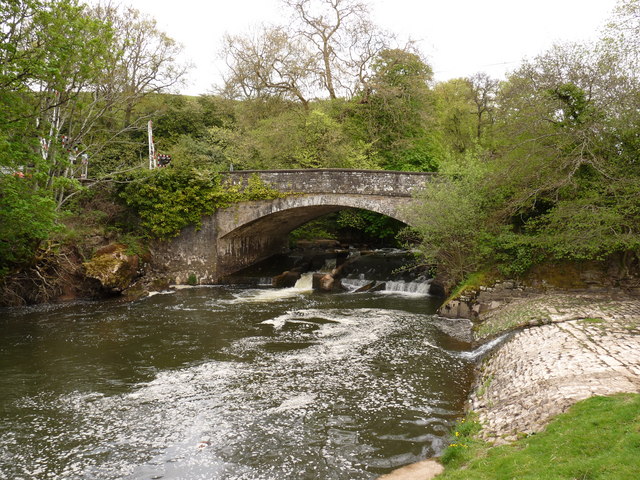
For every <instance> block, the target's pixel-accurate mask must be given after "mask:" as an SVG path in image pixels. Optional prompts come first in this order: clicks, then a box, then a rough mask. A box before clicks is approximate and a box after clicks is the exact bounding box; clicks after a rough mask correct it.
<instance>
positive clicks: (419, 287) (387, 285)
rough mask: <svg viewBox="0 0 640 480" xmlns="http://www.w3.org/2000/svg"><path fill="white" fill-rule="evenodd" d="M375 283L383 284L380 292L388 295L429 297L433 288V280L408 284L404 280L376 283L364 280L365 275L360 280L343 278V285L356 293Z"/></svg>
mask: <svg viewBox="0 0 640 480" xmlns="http://www.w3.org/2000/svg"><path fill="white" fill-rule="evenodd" d="M372 282H375V283H376V284H377V285H380V284H382V285H383V287H384V288H381V289H380V290H377V291H380V292H387V293H407V294H413V295H429V288H430V287H431V279H430V278H429V279H424V280H422V281H413V282H407V281H404V280H386V281H385V280H381V281H375V280H371V279H367V278H364V275H360V276H359V278H343V279H342V284H343V285H344V286H345V287H347V288H348V289H349V290H351V291H355V290H357V289H358V288H361V287H364V286H365V285H369V284H371V283H372Z"/></svg>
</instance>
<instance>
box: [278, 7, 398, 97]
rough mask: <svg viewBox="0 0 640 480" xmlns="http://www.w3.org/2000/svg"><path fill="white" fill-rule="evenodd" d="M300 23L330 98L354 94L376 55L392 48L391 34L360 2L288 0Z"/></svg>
mask: <svg viewBox="0 0 640 480" xmlns="http://www.w3.org/2000/svg"><path fill="white" fill-rule="evenodd" d="M286 4H287V5H288V6H289V7H290V8H291V9H292V10H293V11H294V14H295V17H296V19H297V21H298V34H299V36H300V37H302V38H304V39H306V40H307V42H308V45H309V47H308V48H309V49H310V50H311V51H313V52H315V55H316V59H317V67H316V68H317V73H318V75H319V82H320V86H321V87H322V88H324V89H325V90H326V91H327V94H328V95H329V98H331V99H335V98H337V96H338V92H339V91H342V92H345V93H349V92H350V93H353V92H355V91H357V89H358V88H359V87H360V86H361V85H362V83H364V82H366V75H365V72H366V71H367V70H368V68H369V67H370V65H371V62H372V61H373V59H374V58H375V56H376V55H377V54H378V53H379V52H380V51H381V50H383V49H384V48H388V47H389V43H390V41H391V40H392V37H391V35H389V34H386V33H384V32H382V31H380V30H379V29H378V28H376V27H375V26H374V25H373V23H372V22H371V21H370V19H369V9H368V7H367V5H366V4H364V3H362V2H360V1H358V0H321V1H320V2H312V1H311V0H286Z"/></svg>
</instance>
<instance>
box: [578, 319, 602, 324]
mask: <svg viewBox="0 0 640 480" xmlns="http://www.w3.org/2000/svg"><path fill="white" fill-rule="evenodd" d="M580 323H604V320H603V319H602V318H583V319H581V320H580Z"/></svg>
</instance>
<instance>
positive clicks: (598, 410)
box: [438, 394, 640, 480]
mask: <svg viewBox="0 0 640 480" xmlns="http://www.w3.org/2000/svg"><path fill="white" fill-rule="evenodd" d="M456 431H458V432H459V435H458V436H455V434H454V439H455V440H454V441H453V442H452V445H453V446H450V447H449V448H448V449H447V450H446V451H445V453H444V455H443V457H442V462H443V463H444V464H445V465H446V470H445V473H444V474H443V475H442V476H439V477H438V479H442V480H447V479H464V480H484V479H486V480H500V479H518V480H541V479H545V480H565V479H566V480H614V479H615V480H637V479H638V478H640V477H639V475H640V474H639V472H640V395H638V394H619V395H614V396H611V397H592V398H589V399H587V400H584V401H582V402H579V403H577V404H576V405H574V406H573V407H572V408H571V409H569V411H568V412H567V413H565V414H562V415H559V416H558V417H557V418H556V419H555V420H554V421H553V422H552V423H550V424H549V425H548V427H547V428H546V430H544V431H543V432H541V433H538V434H536V435H531V436H528V437H526V438H523V439H521V440H518V441H516V442H514V443H512V444H510V445H505V446H501V447H490V446H488V445H487V443H485V442H483V441H481V440H479V439H477V435H475V434H474V433H471V434H469V435H464V436H463V434H462V432H460V430H459V429H458V430H456ZM459 445H465V446H463V447H460V446H459Z"/></svg>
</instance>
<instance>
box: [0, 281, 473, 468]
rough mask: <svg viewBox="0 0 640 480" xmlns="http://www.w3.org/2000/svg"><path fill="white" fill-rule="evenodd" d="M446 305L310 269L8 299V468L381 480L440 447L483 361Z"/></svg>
mask: <svg viewBox="0 0 640 480" xmlns="http://www.w3.org/2000/svg"><path fill="white" fill-rule="evenodd" d="M435 307H436V305H435V301H434V300H433V299H431V298H430V297H426V296H415V295H413V296H402V295H393V294H389V293H388V292H387V293H386V294H375V293H372V294H348V293H347V294H340V295H326V294H324V295H323V294H315V293H313V292H311V291H309V290H308V289H307V288H305V287H304V285H298V286H297V287H296V288H293V289H281V290H274V289H269V290H259V289H251V290H249V289H244V290H243V289H236V288H225V287H212V288H193V289H188V290H181V291H178V292H176V293H174V294H171V295H157V296H154V297H151V298H147V299H145V300H142V301H139V302H136V303H133V304H117V303H79V304H75V305H64V306H53V307H52V306H48V307H39V308H31V309H22V310H8V311H4V312H2V315H1V316H0V318H1V320H0V325H1V327H2V329H3V332H4V334H3V337H2V338H1V339H0V414H1V415H2V422H1V423H0V472H2V474H0V478H11V479H18V478H25V479H27V478H28V479H31V478H43V479H44V478H56V479H58V478H65V479H76V478H77V479H81V478H82V479H116V478H132V479H151V478H163V479H199V478H202V479H213V478H215V479H247V480H248V479H274V480H275V479H277V480H280V479H370V478H375V477H376V476H377V475H379V474H380V473H384V472H388V471H389V470H391V469H393V468H396V467H398V466H400V465H404V464H407V463H410V462H413V461H417V460H421V459H424V458H425V457H428V456H432V455H434V454H437V453H438V452H439V451H441V449H442V448H443V446H444V445H445V443H446V433H447V431H448V429H449V427H450V426H451V424H452V422H453V421H454V419H455V418H456V417H457V416H459V415H460V413H461V410H462V407H463V402H464V398H465V397H466V393H467V390H468V387H469V382H470V379H471V371H472V365H471V363H470V362H471V360H470V359H469V357H470V356H465V355H461V354H460V352H463V351H465V350H466V348H467V347H468V345H466V344H463V343H460V342H459V341H456V340H455V339H453V338H451V337H449V336H447V335H446V334H444V333H443V332H442V331H441V330H440V329H439V328H437V323H438V322H437V321H435V319H434V317H432V315H431V314H432V312H433V311H434V310H435ZM2 475H6V477H2Z"/></svg>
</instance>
